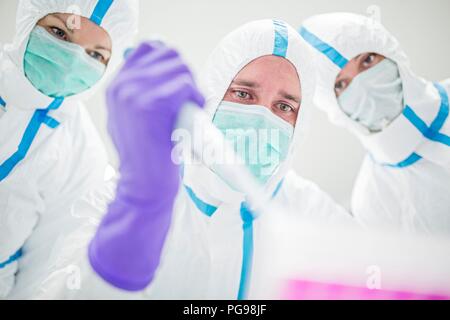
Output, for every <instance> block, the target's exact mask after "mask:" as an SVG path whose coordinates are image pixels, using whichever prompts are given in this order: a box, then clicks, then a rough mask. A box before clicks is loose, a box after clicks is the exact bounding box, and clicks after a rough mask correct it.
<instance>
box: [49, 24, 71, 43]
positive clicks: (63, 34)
mask: <svg viewBox="0 0 450 320" xmlns="http://www.w3.org/2000/svg"><path fill="white" fill-rule="evenodd" d="M51 30H52V33H53V34H54V35H55V36H56V37H57V38H59V39H61V40H64V41H67V34H66V32H65V31H64V30H61V29H60V28H57V27H52V28H51Z"/></svg>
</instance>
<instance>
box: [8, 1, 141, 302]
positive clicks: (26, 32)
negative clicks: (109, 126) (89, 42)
mask: <svg viewBox="0 0 450 320" xmlns="http://www.w3.org/2000/svg"><path fill="white" fill-rule="evenodd" d="M137 9H138V2H137V1H134V0H79V1H66V0H50V1H49V0H46V1H44V0H31V1H19V3H18V11H17V28H16V29H17V33H16V36H15V39H14V42H13V43H12V44H10V45H5V46H3V47H2V48H1V49H0V106H1V108H0V297H5V296H6V295H8V293H9V292H10V291H11V289H12V288H13V286H14V285H15V282H16V281H15V280H16V274H20V277H21V278H22V279H25V280H24V281H23V285H22V286H21V288H22V289H23V290H30V291H32V290H33V288H32V283H33V281H37V279H38V277H39V275H40V274H43V272H44V270H45V271H47V270H48V269H50V268H51V265H52V264H53V262H54V261H53V259H54V252H55V250H57V248H58V247H59V245H60V244H61V243H62V241H63V239H64V237H65V235H66V234H69V233H70V232H71V230H73V229H74V228H76V226H78V225H79V224H80V222H81V219H79V217H77V216H76V215H73V214H72V212H71V211H70V210H69V208H70V206H71V204H73V203H74V202H75V200H78V199H79V198H81V197H83V196H84V195H85V194H88V193H89V191H90V190H91V189H95V188H96V187H97V186H98V185H103V184H104V176H105V170H106V168H107V165H108V163H107V156H106V152H105V150H104V147H103V143H102V142H101V140H100V137H99V136H98V133H97V131H96V129H95V127H94V125H93V124H92V122H91V120H90V117H89V115H88V113H87V111H86V110H85V108H84V106H83V105H82V104H81V100H82V99H85V98H86V97H87V96H89V95H90V94H91V93H92V92H93V91H95V90H96V89H97V88H98V86H99V82H101V81H102V80H104V79H105V78H106V76H107V74H108V73H110V72H111V71H112V70H113V69H114V67H116V66H118V64H119V62H120V60H121V59H122V56H123V51H124V50H125V49H126V48H127V47H128V42H129V41H130V39H131V38H132V37H133V34H134V33H135V32H136V31H137V18H138V11H137ZM65 14H70V15H72V14H74V15H73V16H72V17H74V18H75V19H74V20H73V21H72V22H73V23H74V25H73V27H74V28H77V25H76V24H77V23H78V22H80V23H81V25H80V26H79V27H80V28H83V27H84V26H85V25H86V24H87V23H89V28H91V30H92V29H96V32H97V31H98V30H101V32H107V35H108V36H109V40H111V49H112V53H111V56H110V57H109V62H108V63H107V68H106V67H105V65H104V64H102V63H100V62H99V61H100V57H101V54H99V53H98V52H96V51H92V52H91V51H89V52H88V50H87V49H86V50H84V49H85V48H84V47H82V46H81V45H77V44H75V43H72V42H71V41H66V40H67V39H66V36H67V37H68V36H74V37H76V36H77V34H81V33H82V31H83V30H82V29H80V30H75V29H73V34H72V32H67V34H63V32H62V31H61V30H60V29H58V28H50V27H49V28H44V27H40V26H39V25H37V23H38V22H40V21H42V20H43V19H47V18H48V17H49V16H52V15H53V16H55V15H65ZM78 18H79V20H78V22H77V19H78ZM82 18H83V19H85V20H86V21H87V22H86V21H81V19H82ZM61 21H62V20H61ZM63 23H64V22H63ZM67 23H69V20H67ZM66 27H67V28H70V27H69V25H68V24H67V25H65V26H64V27H62V28H64V29H65V28H66ZM99 28H101V29H99ZM55 30H57V31H55ZM71 30H72V29H71ZM50 32H55V33H54V34H51V33H50ZM98 32H100V31H98ZM69 33H70V35H69ZM101 50H102V49H99V50H98V51H101ZM61 52H64V53H63V54H61ZM58 53H59V55H58ZM72 54H73V56H72ZM55 57H57V58H58V59H56V58H55ZM54 58H55V59H54ZM71 58H73V59H71ZM93 58H94V59H93ZM46 59H47V60H46ZM96 60H98V61H96ZM56 65H57V67H58V68H59V69H57V68H56V67H55V66H56ZM82 68H84V69H82ZM55 69H57V70H58V71H60V72H59V73H58V72H57V71H55ZM105 69H106V70H105ZM62 70H64V71H62ZM80 72H83V75H82V76H80ZM63 74H64V75H63ZM99 78H101V80H100V79H99ZM58 79H59V80H58ZM26 279H27V280H28V281H27V280H26ZM31 280H33V281H31Z"/></svg>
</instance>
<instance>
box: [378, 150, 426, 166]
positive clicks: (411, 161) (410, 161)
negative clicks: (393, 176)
mask: <svg viewBox="0 0 450 320" xmlns="http://www.w3.org/2000/svg"><path fill="white" fill-rule="evenodd" d="M420 160H422V157H421V156H419V155H418V154H417V153H413V154H412V155H410V156H409V157H408V158H407V159H406V160H403V161H402V162H400V163H398V164H385V165H384V166H386V167H391V168H397V169H403V168H406V167H409V166H412V165H413V164H415V163H417V162H419V161H420Z"/></svg>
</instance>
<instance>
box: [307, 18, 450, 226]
mask: <svg viewBox="0 0 450 320" xmlns="http://www.w3.org/2000/svg"><path fill="white" fill-rule="evenodd" d="M300 34H301V35H302V36H303V38H304V39H305V40H306V41H307V42H308V43H309V44H310V45H311V47H312V48H313V49H314V52H315V58H316V63H317V68H316V71H317V77H318V84H317V94H316V95H315V101H314V102H315V104H316V105H317V107H319V108H320V109H322V110H324V111H325V112H326V113H327V114H328V116H329V119H330V121H331V122H333V123H334V124H336V125H338V126H341V127H344V128H347V129H348V130H350V131H351V132H352V133H354V134H355V136H357V137H358V138H359V140H360V141H361V142H362V144H363V145H364V147H365V149H366V150H367V152H368V155H367V156H366V158H365V160H364V163H363V165H362V168H361V170H360V172H359V176H358V178H357V181H356V183H355V185H354V190H353V196H352V213H353V214H354V216H355V217H356V219H357V220H358V221H359V222H361V223H362V224H363V225H364V226H366V227H376V228H388V229H391V230H392V229H393V230H395V231H404V232H413V233H417V232H419V233H425V234H441V235H442V234H444V235H448V234H450V197H449V194H450V120H449V98H448V96H449V89H450V81H449V80H446V81H443V82H441V83H438V82H436V83H433V82H432V81H428V80H426V79H423V78H421V77H419V76H417V75H415V74H414V73H413V72H412V71H411V69H410V65H409V60H408V58H407V55H406V54H405V53H404V51H403V50H402V49H401V47H400V44H399V42H398V41H397V40H396V39H395V37H394V36H393V35H392V34H391V33H389V31H387V30H386V29H385V28H384V27H383V26H382V25H381V23H380V22H378V21H376V20H374V19H372V18H369V17H365V16H360V15H356V14H351V13H332V14H324V15H318V16H315V17H312V18H309V19H307V20H306V21H305V22H304V24H303V26H302V27H301V29H300ZM366 53H374V54H376V55H377V56H382V57H384V58H385V60H384V62H383V66H382V65H381V63H380V64H378V65H377V66H374V67H373V68H372V69H369V70H366V71H364V72H363V73H361V74H359V75H358V76H357V77H356V78H354V79H353V81H352V83H350V85H349V86H347V88H346V89H345V90H346V91H347V90H353V92H355V89H356V87H355V86H357V84H356V83H355V84H353V82H358V80H359V83H360V84H361V83H362V82H361V80H362V79H364V81H366V82H369V81H371V80H375V79H370V77H371V76H372V74H374V72H375V73H377V72H378V71H377V70H376V69H375V68H380V67H384V66H387V65H389V64H391V65H393V64H396V66H397V68H398V70H395V72H396V74H397V75H396V77H395V79H394V78H392V79H388V80H393V81H392V84H395V82H397V80H398V79H401V80H399V81H398V82H400V85H399V88H400V89H401V90H400V92H401V91H402V94H403V102H400V103H402V104H401V105H400V107H401V108H400V109H399V111H400V112H398V114H396V117H393V118H390V120H389V121H388V122H387V123H386V124H387V125H386V126H384V127H383V128H381V129H382V130H378V131H377V132H368V130H367V127H366V126H364V125H362V124H361V123H360V122H359V121H357V119H356V118H355V119H354V118H352V115H351V114H348V113H346V112H344V108H343V106H342V105H341V104H342V99H340V98H337V95H336V92H335V89H336V86H335V85H336V83H337V82H336V79H337V77H338V75H339V74H341V72H342V71H343V70H345V68H346V67H347V66H348V65H350V63H351V62H352V61H354V60H355V57H359V56H360V55H363V54H366ZM388 73H390V72H384V73H380V72H378V74H379V76H380V77H388V78H389V74H388ZM358 78H359V79H358ZM367 78H369V79H367ZM394 80H395V82H394ZM352 84H353V88H352ZM390 87H391V86H390V83H388V81H386V82H385V83H384V84H383V83H380V84H379V85H378V86H377V87H374V86H372V87H370V86H368V91H371V94H373V95H375V94H378V96H377V99H378V100H375V99H374V100H373V101H375V102H374V103H366V104H363V105H358V103H355V104H356V105H354V106H353V107H354V108H359V109H360V111H363V113H364V112H365V113H367V112H368V111H370V110H369V108H371V107H374V110H372V111H370V112H372V113H371V116H373V115H375V114H377V113H378V114H380V113H381V114H382V113H383V112H387V113H392V112H393V110H392V109H387V110H385V111H384V109H386V108H387V107H386V106H387V105H392V100H395V99H396V98H394V99H388V100H380V99H383V98H384V97H385V96H386V92H383V91H380V88H381V89H383V90H385V91H386V90H390V89H389V88H390ZM358 88H361V89H360V90H366V89H363V88H364V87H363V86H359V87H358ZM377 90H378V91H377ZM387 93H388V94H389V91H387ZM343 94H345V91H344V93H343ZM360 94H366V96H367V94H368V92H366V91H364V92H360ZM347 97H348V95H347ZM377 101H378V102H377ZM341 107H342V108H341ZM360 114H361V113H360Z"/></svg>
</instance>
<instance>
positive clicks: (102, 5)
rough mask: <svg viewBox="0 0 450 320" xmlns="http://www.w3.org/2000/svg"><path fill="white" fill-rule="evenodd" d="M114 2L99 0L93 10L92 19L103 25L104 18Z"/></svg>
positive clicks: (112, 0)
mask: <svg viewBox="0 0 450 320" xmlns="http://www.w3.org/2000/svg"><path fill="white" fill-rule="evenodd" d="M113 2H114V0H99V1H98V2H97V5H96V6H95V8H94V11H93V12H92V15H91V18H90V20H91V21H92V22H94V23H95V24H97V25H101V24H102V21H103V18H104V17H105V15H106V14H107V13H108V10H109V8H110V7H111V5H112V3H113Z"/></svg>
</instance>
